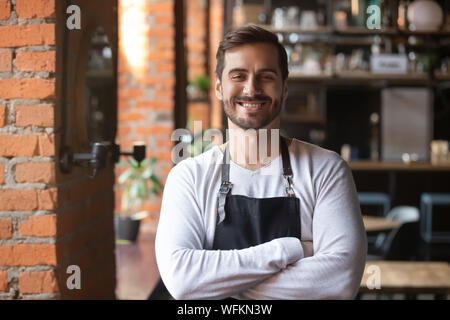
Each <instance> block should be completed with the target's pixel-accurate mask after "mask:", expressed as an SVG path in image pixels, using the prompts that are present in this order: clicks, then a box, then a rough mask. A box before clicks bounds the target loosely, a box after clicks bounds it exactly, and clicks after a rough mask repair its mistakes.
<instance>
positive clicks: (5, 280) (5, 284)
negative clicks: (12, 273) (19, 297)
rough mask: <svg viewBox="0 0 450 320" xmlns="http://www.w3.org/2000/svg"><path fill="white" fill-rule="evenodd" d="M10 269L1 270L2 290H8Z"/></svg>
mask: <svg viewBox="0 0 450 320" xmlns="http://www.w3.org/2000/svg"><path fill="white" fill-rule="evenodd" d="M8 291H9V288H8V271H6V270H0V292H8Z"/></svg>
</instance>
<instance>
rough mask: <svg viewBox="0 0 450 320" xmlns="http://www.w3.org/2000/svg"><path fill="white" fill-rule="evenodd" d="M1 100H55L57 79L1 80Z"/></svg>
mask: <svg viewBox="0 0 450 320" xmlns="http://www.w3.org/2000/svg"><path fill="white" fill-rule="evenodd" d="M0 98H3V99H51V98H55V79H15V78H14V79H0Z"/></svg>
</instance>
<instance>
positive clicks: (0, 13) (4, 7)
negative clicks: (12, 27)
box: [0, 0, 11, 20]
mask: <svg viewBox="0 0 450 320" xmlns="http://www.w3.org/2000/svg"><path fill="white" fill-rule="evenodd" d="M10 16H11V2H10V0H0V20H8V19H9V17H10Z"/></svg>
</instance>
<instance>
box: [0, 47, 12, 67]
mask: <svg viewBox="0 0 450 320" xmlns="http://www.w3.org/2000/svg"><path fill="white" fill-rule="evenodd" d="M11 70H12V52H9V51H0V72H11Z"/></svg>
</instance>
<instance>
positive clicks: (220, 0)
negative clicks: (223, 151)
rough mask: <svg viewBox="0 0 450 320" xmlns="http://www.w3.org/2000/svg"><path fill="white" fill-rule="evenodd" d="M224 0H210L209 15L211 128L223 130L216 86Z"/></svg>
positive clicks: (220, 106)
mask: <svg viewBox="0 0 450 320" xmlns="http://www.w3.org/2000/svg"><path fill="white" fill-rule="evenodd" d="M223 9H224V0H210V13H209V30H210V36H209V48H210V50H209V66H210V69H209V73H210V77H211V82H212V84H213V85H212V86H211V92H210V99H211V127H212V128H219V129H221V128H222V105H221V103H220V101H219V100H217V98H216V94H215V92H214V84H215V83H216V73H215V71H216V52H217V48H218V47H219V42H220V41H221V40H222V39H223V23H224V20H223V19H224V11H223Z"/></svg>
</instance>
